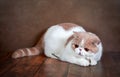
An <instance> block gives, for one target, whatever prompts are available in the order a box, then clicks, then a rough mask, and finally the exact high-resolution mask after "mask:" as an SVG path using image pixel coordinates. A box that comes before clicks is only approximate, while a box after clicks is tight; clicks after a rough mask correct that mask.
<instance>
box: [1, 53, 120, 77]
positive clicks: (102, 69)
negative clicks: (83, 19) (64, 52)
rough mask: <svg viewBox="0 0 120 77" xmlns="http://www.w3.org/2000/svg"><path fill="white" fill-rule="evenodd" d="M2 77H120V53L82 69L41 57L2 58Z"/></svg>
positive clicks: (105, 56) (105, 54) (7, 56)
mask: <svg viewBox="0 0 120 77" xmlns="http://www.w3.org/2000/svg"><path fill="white" fill-rule="evenodd" d="M0 77H120V52H114V53H113V52H109V53H108V52H107V53H104V55H103V57H102V60H101V61H100V62H99V63H98V64H97V65H96V66H90V67H80V66H78V65H74V64H70V63H66V62H62V61H59V60H55V59H50V58H47V57H45V56H44V55H41V56H34V57H25V58H20V59H16V60H15V59H11V58H10V54H7V55H6V56H3V57H0Z"/></svg>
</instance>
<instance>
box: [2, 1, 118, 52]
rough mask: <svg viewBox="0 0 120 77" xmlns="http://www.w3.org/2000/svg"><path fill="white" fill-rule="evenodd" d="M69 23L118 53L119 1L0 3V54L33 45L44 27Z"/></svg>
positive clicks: (108, 49) (107, 48)
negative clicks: (78, 26) (74, 24)
mask: <svg viewBox="0 0 120 77" xmlns="http://www.w3.org/2000/svg"><path fill="white" fill-rule="evenodd" d="M63 22H72V23H76V24H78V25H82V26H83V27H84V28H85V29H86V30H87V31H90V32H93V33H95V34H97V35H98V36H99V37H100V39H101V40H102V43H103V46H104V52H118V51H120V0H0V54H3V53H6V52H13V51H14V50H16V49H18V48H25V47H31V46H33V45H35V44H36V42H37V41H38V39H39V36H40V34H41V32H44V31H45V30H46V29H47V28H48V27H50V26H52V25H55V24H58V23H63Z"/></svg>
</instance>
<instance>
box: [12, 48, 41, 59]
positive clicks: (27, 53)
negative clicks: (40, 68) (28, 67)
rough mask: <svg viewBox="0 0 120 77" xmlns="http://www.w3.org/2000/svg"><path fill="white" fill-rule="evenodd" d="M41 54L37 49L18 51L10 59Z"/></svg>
mask: <svg viewBox="0 0 120 77" xmlns="http://www.w3.org/2000/svg"><path fill="white" fill-rule="evenodd" d="M40 53H41V52H40V50H39V49H38V48H37V47H32V48H23V49H18V50H16V51H15V52H14V53H13V54H12V58H20V57H25V56H34V55H39V54H40Z"/></svg>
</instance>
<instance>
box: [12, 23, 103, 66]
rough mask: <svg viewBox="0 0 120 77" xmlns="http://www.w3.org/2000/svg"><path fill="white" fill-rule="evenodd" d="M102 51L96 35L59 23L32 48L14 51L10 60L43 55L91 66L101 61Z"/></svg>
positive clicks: (81, 28)
mask: <svg viewBox="0 0 120 77" xmlns="http://www.w3.org/2000/svg"><path fill="white" fill-rule="evenodd" d="M102 51H103V47H102V42H101V40H100V38H99V37H98V36H97V35H96V34H94V33H91V32H87V31H86V30H85V29H84V28H83V27H82V26H79V25H77V24H74V23H60V24H57V25H54V26H51V27H50V28H48V30H47V31H46V32H45V33H44V34H43V36H42V37H41V38H40V41H39V42H38V43H37V44H36V45H35V46H34V47H32V48H23V49H18V50H16V51H15V52H14V53H13V54H12V58H20V57H24V56H33V55H39V54H41V53H44V54H45V55H46V56H47V57H50V58H54V59H59V60H61V61H66V62H69V63H73V64H77V65H80V66H89V65H91V66H92V65H96V64H97V62H98V61H99V60H100V59H101V56H102Z"/></svg>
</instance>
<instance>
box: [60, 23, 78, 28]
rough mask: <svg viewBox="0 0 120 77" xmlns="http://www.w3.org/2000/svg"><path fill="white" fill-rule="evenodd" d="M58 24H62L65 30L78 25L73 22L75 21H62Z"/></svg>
mask: <svg viewBox="0 0 120 77" xmlns="http://www.w3.org/2000/svg"><path fill="white" fill-rule="evenodd" d="M58 25H60V26H62V27H63V28H64V29H65V30H70V29H71V28H73V27H77V26H78V25H77V24H73V23H61V24H58Z"/></svg>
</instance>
